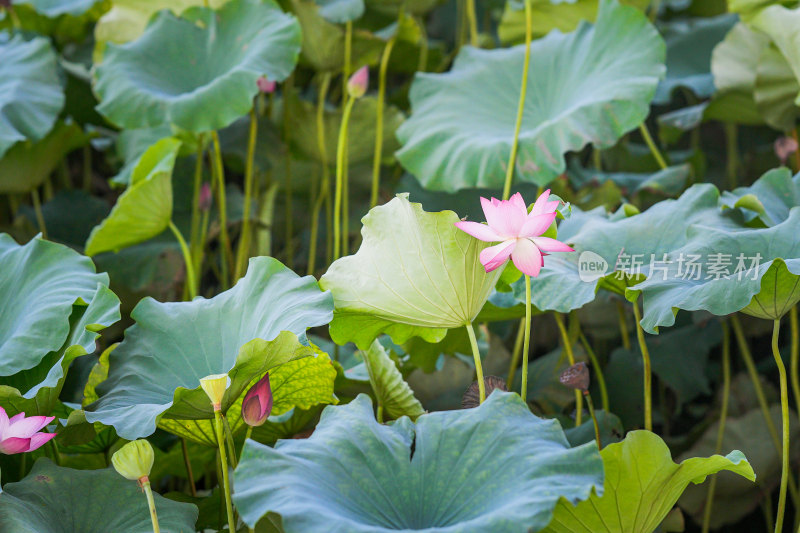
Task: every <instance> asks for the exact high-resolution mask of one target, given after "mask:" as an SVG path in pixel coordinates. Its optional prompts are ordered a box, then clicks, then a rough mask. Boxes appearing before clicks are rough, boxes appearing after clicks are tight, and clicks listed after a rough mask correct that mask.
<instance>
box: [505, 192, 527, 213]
mask: <svg viewBox="0 0 800 533" xmlns="http://www.w3.org/2000/svg"><path fill="white" fill-rule="evenodd" d="M508 201H509V202H511V205H513V206H514V207H516V208H517V209H518V210H519V211H520V212H521V213H522V214H523V215H524V216H528V206H527V205H525V200H523V199H522V195H521V194H520V193H516V194H513V195H512V196H511V198H509V200H508Z"/></svg>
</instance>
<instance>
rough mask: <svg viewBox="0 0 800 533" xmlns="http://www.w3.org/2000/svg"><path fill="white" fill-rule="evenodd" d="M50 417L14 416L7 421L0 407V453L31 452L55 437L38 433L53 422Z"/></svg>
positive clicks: (20, 414) (22, 414) (4, 412)
mask: <svg viewBox="0 0 800 533" xmlns="http://www.w3.org/2000/svg"><path fill="white" fill-rule="evenodd" d="M53 418H55V417H52V416H29V417H28V418H25V413H19V414H17V415H14V416H12V417H11V419H10V420H9V418H8V415H7V414H6V411H5V409H3V408H2V407H0V453H4V454H6V455H11V454H14V453H25V452H32V451H33V450H35V449H36V448H39V447H41V446H43V445H44V444H45V443H47V441H49V440H50V439H52V438H53V437H55V436H56V434H55V433H39V430H41V429H42V428H43V427H45V426H46V425H47V424H49V423H50V422H52V421H53Z"/></svg>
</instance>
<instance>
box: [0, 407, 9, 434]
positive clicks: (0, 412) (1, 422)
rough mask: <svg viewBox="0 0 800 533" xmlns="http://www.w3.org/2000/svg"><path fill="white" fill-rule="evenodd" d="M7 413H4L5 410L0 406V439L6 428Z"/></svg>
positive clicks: (7, 421)
mask: <svg viewBox="0 0 800 533" xmlns="http://www.w3.org/2000/svg"><path fill="white" fill-rule="evenodd" d="M8 424H9V420H8V415H7V414H6V410H5V409H3V408H2V407H0V439H2V437H3V435H4V434H5V432H6V431H7V430H8Z"/></svg>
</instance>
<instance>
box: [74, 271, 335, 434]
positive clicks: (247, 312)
mask: <svg viewBox="0 0 800 533" xmlns="http://www.w3.org/2000/svg"><path fill="white" fill-rule="evenodd" d="M332 308H333V302H332V298H331V296H330V294H326V293H323V292H321V291H320V290H319V287H318V286H317V283H316V281H315V280H314V279H313V278H311V277H310V276H307V277H304V278H301V277H299V276H297V274H295V273H294V272H292V271H291V270H289V269H288V268H286V267H285V266H283V265H282V264H281V263H280V262H278V261H277V260H275V259H272V258H270V257H259V258H253V259H251V260H250V265H249V268H248V271H247V275H246V276H245V277H244V278H242V279H241V280H239V282H238V283H237V284H236V285H235V286H234V287H233V288H232V289H230V290H228V291H225V292H223V293H221V294H219V295H217V296H215V297H214V298H211V299H209V300H206V299H204V298H197V299H195V300H193V301H191V302H168V303H159V302H157V301H155V300H153V299H152V298H145V299H144V300H142V301H141V302H139V305H137V306H136V308H135V309H134V310H133V312H132V314H131V316H132V318H133V319H134V320H135V321H136V324H135V325H134V326H132V327H130V328H129V329H128V330H127V331H126V334H125V340H124V341H123V342H122V343H121V344H120V345H119V346H118V347H117V348H116V349H115V350H114V352H113V353H112V354H111V356H110V371H109V375H108V379H107V380H106V381H105V382H103V383H102V384H101V385H100V386H99V387H98V388H97V392H98V394H99V396H100V399H99V400H98V401H96V402H95V403H93V404H92V405H90V406H88V407H87V408H86V410H87V413H86V418H87V420H89V421H90V422H96V421H100V422H103V423H104V424H107V425H112V426H114V427H115V428H116V430H117V432H118V433H119V435H120V436H121V437H123V438H126V439H129V440H132V439H136V438H139V437H145V436H147V435H150V434H151V433H153V431H155V429H156V422H157V420H158V419H159V418H161V417H162V416H164V417H167V418H174V419H179V420H187V419H188V420H192V419H211V418H213V410H212V409H211V404H210V402H209V400H208V397H207V396H206V395H205V393H204V392H203V391H202V390H201V389H200V386H199V385H200V379H201V378H203V377H205V376H208V375H210V374H221V373H225V372H227V373H228V375H229V376H230V380H231V383H230V386H229V387H228V390H227V391H226V393H225V397H224V398H223V403H222V409H223V412H224V411H226V410H227V409H228V408H229V407H230V406H231V405H232V404H233V403H234V402H235V401H236V400H237V399H238V398H239V395H240V394H241V393H242V392H243V391H244V389H245V387H247V385H248V384H249V383H251V382H252V380H253V379H254V378H255V377H257V376H260V375H263V374H264V373H265V372H267V371H269V370H270V369H272V368H274V367H276V366H278V365H280V364H282V363H286V362H288V361H291V360H294V359H298V358H300V357H305V356H309V355H313V353H314V352H313V350H312V349H311V348H310V347H308V346H304V345H303V344H301V343H300V342H299V341H298V336H299V337H301V338H304V335H305V330H306V329H307V328H309V327H314V326H321V325H324V324H326V323H328V321H330V319H331V311H332Z"/></svg>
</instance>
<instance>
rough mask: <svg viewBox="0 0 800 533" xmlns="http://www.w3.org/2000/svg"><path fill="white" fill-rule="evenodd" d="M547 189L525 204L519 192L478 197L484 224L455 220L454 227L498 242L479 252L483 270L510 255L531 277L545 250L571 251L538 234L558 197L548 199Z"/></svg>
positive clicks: (553, 212)
mask: <svg viewBox="0 0 800 533" xmlns="http://www.w3.org/2000/svg"><path fill="white" fill-rule="evenodd" d="M549 197H550V190H549V189H548V190H546V191H545V192H544V193H542V194H541V195H540V196H539V198H537V199H536V203H535V204H534V205H533V209H532V210H531V212H530V213H528V208H527V206H526V205H525V201H524V200H523V199H522V195H521V194H520V193H517V194H515V195H514V196H512V197H511V199H510V200H497V199H496V198H492V199H491V201H490V200H487V199H486V198H481V206H482V207H483V214H484V215H485V216H486V221H487V224H480V223H478V222H465V221H461V222H456V227H457V228H458V229H460V230H462V231H465V232H467V233H469V234H470V235H472V236H473V237H475V238H476V239H480V240H482V241H485V242H497V241H501V242H500V244H497V245H495V246H490V247H489V248H486V249H484V250H483V251H482V252H481V255H480V260H481V263H482V264H483V266H484V268H485V269H486V272H491V271H492V270H494V269H496V268H498V267H500V266H502V265H504V264H505V262H506V261H507V260H508V258H509V257H511V260H512V261H513V262H514V265H515V266H516V267H517V268H518V269H519V270H520V271H521V272H522V273H523V274H526V275H528V276H531V277H536V276H538V275H539V271H540V270H541V268H542V266H544V256H545V255H547V254H546V253H545V252H574V251H575V250H573V249H572V248H570V247H569V246H567V245H566V244H564V243H562V242H560V241H557V240H555V239H551V238H549V237H542V236H541V235H542V234H543V233H544V232H545V231H547V229H548V228H549V227H550V225H551V224H552V223H553V221H554V220H555V218H556V208H557V207H558V200H553V201H548V198H549Z"/></svg>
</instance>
